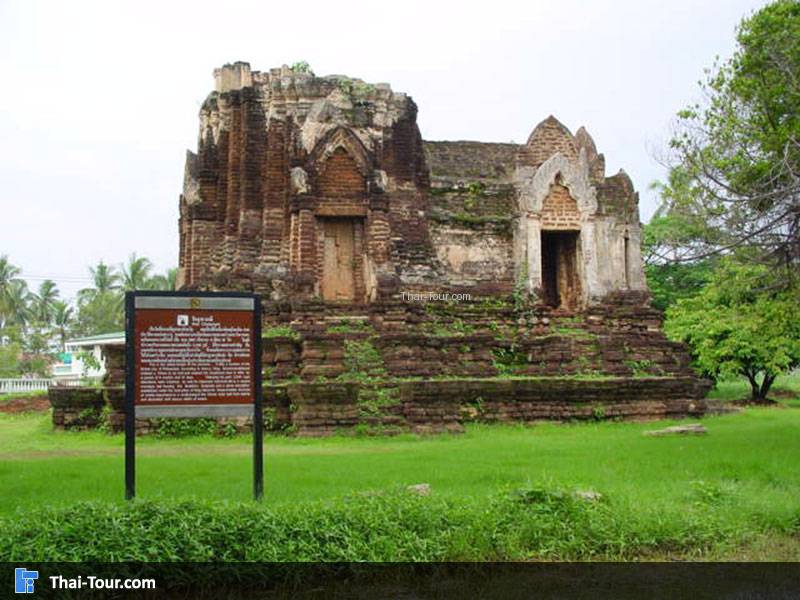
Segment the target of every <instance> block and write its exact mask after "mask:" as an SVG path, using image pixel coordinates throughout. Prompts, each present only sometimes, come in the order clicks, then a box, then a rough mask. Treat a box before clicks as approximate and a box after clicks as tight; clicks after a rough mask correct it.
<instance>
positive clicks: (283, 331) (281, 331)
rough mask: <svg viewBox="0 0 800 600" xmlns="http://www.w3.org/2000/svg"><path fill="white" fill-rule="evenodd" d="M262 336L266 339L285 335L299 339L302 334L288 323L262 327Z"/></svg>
mask: <svg viewBox="0 0 800 600" xmlns="http://www.w3.org/2000/svg"><path fill="white" fill-rule="evenodd" d="M261 337H262V338H264V339H270V338H281V337H285V338H291V339H293V340H299V339H300V334H299V333H298V332H297V331H295V330H294V329H292V328H291V327H289V326H288V325H276V326H273V327H264V328H262V330H261Z"/></svg>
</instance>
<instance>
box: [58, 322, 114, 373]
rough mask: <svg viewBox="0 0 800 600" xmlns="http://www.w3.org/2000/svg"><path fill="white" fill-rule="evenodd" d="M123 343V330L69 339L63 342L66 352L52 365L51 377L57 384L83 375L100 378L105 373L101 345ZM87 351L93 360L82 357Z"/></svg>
mask: <svg viewBox="0 0 800 600" xmlns="http://www.w3.org/2000/svg"><path fill="white" fill-rule="evenodd" d="M124 345H125V332H124V331H120V332H115V333H104V334H101V335H93V336H90V337H84V338H77V339H74V340H69V341H68V342H67V343H66V344H65V347H66V352H64V353H63V354H62V355H61V362H60V363H56V364H54V365H53V379H54V380H55V382H56V383H57V384H69V383H70V382H73V381H74V382H77V381H79V380H80V379H81V378H83V377H88V378H90V379H100V378H102V377H103V375H105V373H106V366H105V359H104V358H103V347H104V346H124ZM87 353H88V354H89V355H91V356H92V357H93V358H94V361H92V360H88V361H87V360H85V359H84V357H85V356H86V354H87ZM87 362H88V363H90V364H87ZM92 362H96V363H97V365H99V368H96V366H95V365H92V364H91V363H92Z"/></svg>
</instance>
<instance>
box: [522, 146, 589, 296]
mask: <svg viewBox="0 0 800 600" xmlns="http://www.w3.org/2000/svg"><path fill="white" fill-rule="evenodd" d="M559 175H561V180H560V183H561V184H562V185H563V186H564V187H566V188H567V190H568V191H569V193H570V195H571V196H572V198H574V199H575V202H576V204H577V206H578V212H579V213H580V222H581V223H580V235H581V264H580V265H579V268H580V270H581V291H582V296H583V302H586V301H587V300H588V298H590V297H592V296H593V295H594V294H595V291H596V289H597V287H598V282H597V257H596V252H595V249H594V246H595V240H594V238H595V229H594V219H591V218H590V217H592V216H594V215H596V214H597V211H598V205H597V192H596V190H595V188H594V186H593V185H592V183H591V181H590V179H589V165H588V161H587V159H586V152H585V150H584V149H581V151H580V155H579V158H578V161H577V162H575V161H571V160H569V159H568V158H567V157H566V156H564V155H563V154H562V153H560V152H559V153H556V154H554V155H553V156H551V157H550V158H549V159H547V160H546V161H545V162H544V163H542V165H541V166H540V167H538V168H536V167H528V166H525V167H518V168H517V171H516V174H515V183H516V185H517V189H518V190H519V192H518V193H519V195H518V202H519V211H520V215H519V216H520V218H519V220H518V225H517V231H516V233H515V243H514V261H515V271H516V273H517V275H518V276H522V275H524V283H525V287H526V289H527V290H528V291H529V292H536V291H537V290H539V289H541V286H542V265H541V231H542V225H541V213H542V208H543V205H544V201H545V199H546V198H547V196H548V194H549V193H550V186H551V185H553V183H555V182H556V180H557V177H558V176H559Z"/></svg>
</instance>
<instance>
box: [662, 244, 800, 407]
mask: <svg viewBox="0 0 800 600" xmlns="http://www.w3.org/2000/svg"><path fill="white" fill-rule="evenodd" d="M774 283H775V282H774V272H770V271H769V270H768V269H766V268H764V267H763V266H753V265H743V264H741V263H737V262H734V261H732V260H726V261H724V262H723V263H722V264H721V265H720V267H719V268H718V269H717V271H716V272H715V274H714V276H713V278H712V280H711V282H710V283H709V285H708V286H706V287H705V288H704V289H703V290H702V291H701V292H700V293H698V294H696V295H695V296H693V297H691V298H684V299H682V300H678V301H677V302H676V303H675V304H674V305H673V306H672V307H670V308H669V309H668V310H667V321H666V323H665V328H666V331H667V334H668V335H669V336H670V337H672V338H673V339H676V340H679V341H682V342H685V343H687V344H688V345H689V346H690V347H691V349H692V353H693V356H694V359H695V364H696V365H697V366H698V367H699V368H700V369H701V370H702V371H703V372H704V373H705V374H707V375H709V376H711V377H714V378H717V377H720V376H725V375H742V376H744V377H746V378H747V380H748V381H749V382H750V386H751V390H752V399H753V400H754V401H756V402H760V401H764V400H766V397H767V393H768V392H769V389H770V386H771V385H772V383H773V382H774V380H775V378H776V377H777V376H778V375H779V374H781V373H785V372H787V371H790V370H792V369H794V368H797V367H798V366H800V319H798V318H797V307H798V304H799V303H800V292H799V291H798V290H797V289H796V288H794V289H792V288H790V289H786V288H778V287H777V286H775V285H774Z"/></svg>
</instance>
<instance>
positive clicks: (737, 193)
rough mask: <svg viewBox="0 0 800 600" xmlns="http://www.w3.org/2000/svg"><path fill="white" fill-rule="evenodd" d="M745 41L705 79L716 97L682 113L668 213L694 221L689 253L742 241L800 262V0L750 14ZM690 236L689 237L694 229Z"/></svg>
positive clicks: (666, 191)
mask: <svg viewBox="0 0 800 600" xmlns="http://www.w3.org/2000/svg"><path fill="white" fill-rule="evenodd" d="M736 40H737V50H736V52H735V53H734V55H733V56H732V57H731V58H730V59H729V60H727V61H724V62H717V63H716V64H715V65H714V66H713V68H711V69H709V70H708V71H707V78H706V80H705V82H704V83H702V84H701V85H702V91H703V92H704V95H705V97H706V101H705V102H704V103H702V104H695V105H694V106H691V107H689V108H687V109H686V110H683V111H681V112H680V113H679V121H678V127H677V132H676V134H675V136H674V138H673V139H672V141H671V143H670V147H671V150H672V156H671V161H672V166H671V170H670V174H669V179H668V182H667V183H666V184H664V185H662V186H661V195H662V200H663V202H664V206H663V208H662V211H661V216H670V217H675V218H676V219H678V220H681V221H682V222H683V224H684V225H685V226H686V229H685V231H684V232H683V233H682V234H681V235H682V236H684V239H683V243H682V245H681V253H682V255H681V256H674V257H672V260H687V259H692V258H698V257H703V256H707V255H709V254H712V253H726V252H729V251H731V250H732V249H735V248H741V247H749V248H754V249H757V250H758V258H759V259H760V260H765V261H770V262H772V263H773V264H780V265H783V266H788V267H789V269H790V276H793V272H794V271H795V270H796V267H797V266H798V263H800V3H798V2H797V1H796V0H778V1H776V2H773V3H772V4H769V5H767V6H766V7H764V8H762V9H761V10H759V11H757V12H755V13H754V14H753V15H751V16H750V17H748V18H746V19H744V20H743V21H742V23H741V24H740V26H739V28H738V31H737V38H736ZM686 238H688V239H686Z"/></svg>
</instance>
